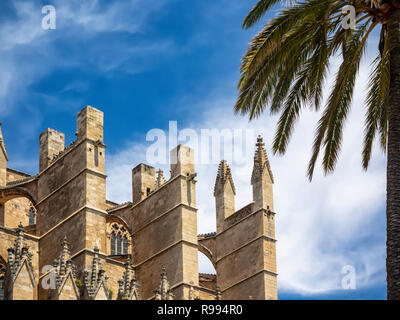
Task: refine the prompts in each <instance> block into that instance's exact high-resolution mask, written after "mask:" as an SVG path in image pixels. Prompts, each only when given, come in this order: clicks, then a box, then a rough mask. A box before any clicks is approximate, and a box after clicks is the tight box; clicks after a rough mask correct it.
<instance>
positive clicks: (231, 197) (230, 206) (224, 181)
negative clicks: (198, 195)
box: [214, 160, 236, 233]
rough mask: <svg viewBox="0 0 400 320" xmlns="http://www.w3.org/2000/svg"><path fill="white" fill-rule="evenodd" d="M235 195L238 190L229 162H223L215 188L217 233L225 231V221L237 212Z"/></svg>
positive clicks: (220, 165) (219, 167)
mask: <svg viewBox="0 0 400 320" xmlns="http://www.w3.org/2000/svg"><path fill="white" fill-rule="evenodd" d="M235 195H236V189H235V184H234V183H233V179H232V173H231V169H230V168H229V166H228V164H227V162H226V161H225V160H222V161H221V162H220V164H219V166H218V173H217V178H216V180H215V186H214V197H215V211H216V218H217V233H220V232H222V230H224V228H225V227H224V226H225V219H226V218H228V217H229V216H231V215H232V214H233V213H234V212H235Z"/></svg>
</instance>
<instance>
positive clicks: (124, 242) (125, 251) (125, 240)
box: [122, 236, 128, 254]
mask: <svg viewBox="0 0 400 320" xmlns="http://www.w3.org/2000/svg"><path fill="white" fill-rule="evenodd" d="M122 247H123V254H128V238H127V237H126V236H124V239H123V242H122Z"/></svg>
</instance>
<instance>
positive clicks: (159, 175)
mask: <svg viewBox="0 0 400 320" xmlns="http://www.w3.org/2000/svg"><path fill="white" fill-rule="evenodd" d="M156 182H157V187H158V188H159V187H161V186H162V185H163V184H164V183H165V178H164V172H163V171H162V170H161V169H159V170H158V171H157V180H156Z"/></svg>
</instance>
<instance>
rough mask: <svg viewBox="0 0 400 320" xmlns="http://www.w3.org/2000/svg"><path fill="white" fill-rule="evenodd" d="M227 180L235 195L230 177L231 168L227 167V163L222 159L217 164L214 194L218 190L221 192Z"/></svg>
mask: <svg viewBox="0 0 400 320" xmlns="http://www.w3.org/2000/svg"><path fill="white" fill-rule="evenodd" d="M228 182H229V183H230V184H231V187H232V190H233V194H234V195H236V189H235V184H234V183H233V179H232V173H231V168H229V166H228V163H227V162H226V161H225V160H222V161H221V162H220V163H219V166H218V173H217V178H216V180H215V186H214V196H216V195H217V194H218V193H220V192H223V190H224V187H225V184H226V183H228Z"/></svg>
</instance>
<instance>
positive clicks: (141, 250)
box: [0, 106, 277, 300]
mask: <svg viewBox="0 0 400 320" xmlns="http://www.w3.org/2000/svg"><path fill="white" fill-rule="evenodd" d="M105 152H106V146H105V144H104V142H103V112H101V111H100V110H97V109H95V108H93V107H90V106H87V107H85V108H84V109H83V110H81V111H80V112H79V113H78V116H77V131H76V140H75V141H74V142H72V143H71V144H70V145H68V146H66V145H65V135H64V134H63V133H62V132H58V131H56V130H54V129H46V130H45V131H44V132H43V133H42V134H41V135H40V137H39V171H38V173H37V174H36V175H29V174H26V173H23V172H20V171H18V170H15V169H12V168H9V167H7V162H8V155H7V150H6V141H5V139H4V137H3V133H2V131H1V125H0V300H3V299H4V300H48V299H49V300H111V299H112V300H115V299H119V300H236V299H242V300H246V299H255V300H274V299H277V270H276V239H275V212H274V209H273V183H274V179H273V175H272V172H271V168H270V165H269V161H268V158H267V154H266V152H265V149H264V143H263V140H262V138H261V137H258V139H257V143H256V147H255V155H254V167H253V172H252V175H251V177H249V182H251V184H252V188H253V201H252V202H251V203H249V204H248V205H246V206H245V207H244V208H241V209H239V210H236V209H235V194H236V189H235V185H234V181H233V178H232V174H231V170H230V168H229V166H228V163H227V162H226V161H221V163H220V164H219V167H218V172H217V175H216V182H215V187H214V197H215V215H216V226H217V228H216V229H217V230H216V232H212V233H208V234H198V233H197V213H198V210H197V208H196V171H195V163H194V152H195V151H194V150H193V149H191V148H189V147H187V146H184V145H178V146H177V147H176V148H174V149H173V150H171V151H170V152H171V157H170V159H171V164H170V169H171V170H170V177H169V178H168V177H167V178H166V177H164V174H163V172H162V171H161V170H158V171H156V169H155V168H153V167H152V166H149V165H146V164H143V163H142V164H138V165H137V166H135V167H134V168H133V169H132V200H131V201H130V202H126V203H121V204H120V203H115V202H112V201H109V200H107V199H106V179H107V175H106V172H105ZM210 201H212V200H211V199H210ZM199 252H201V253H203V254H204V255H205V256H206V257H207V258H208V259H209V260H210V261H211V263H212V265H213V266H214V268H215V271H216V273H215V274H203V273H199V267H198V253H199Z"/></svg>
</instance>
